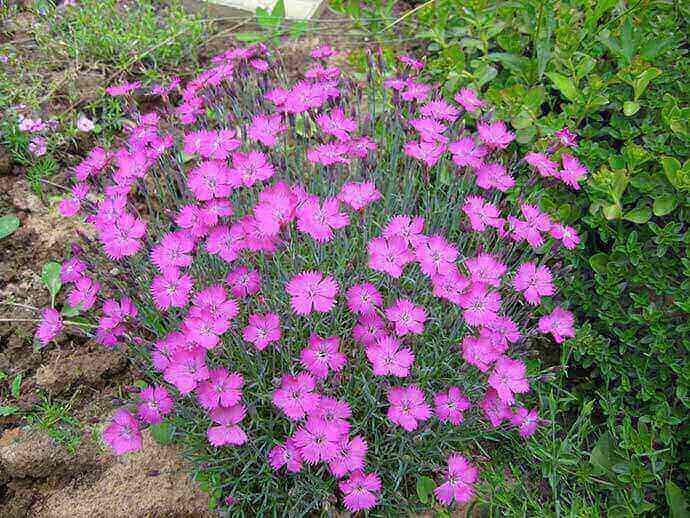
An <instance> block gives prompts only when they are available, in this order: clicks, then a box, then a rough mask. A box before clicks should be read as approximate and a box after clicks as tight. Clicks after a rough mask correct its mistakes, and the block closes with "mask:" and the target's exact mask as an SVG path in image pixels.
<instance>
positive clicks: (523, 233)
mask: <svg viewBox="0 0 690 518" xmlns="http://www.w3.org/2000/svg"><path fill="white" fill-rule="evenodd" d="M520 212H522V215H523V216H524V218H525V221H522V220H519V219H516V218H514V217H512V216H509V217H508V222H509V223H510V226H511V228H512V232H511V237H512V238H513V239H514V240H515V241H521V240H523V239H524V240H526V241H527V242H528V243H529V244H530V245H531V246H533V247H534V248H538V247H540V246H541V245H542V244H544V237H543V236H542V232H549V231H550V230H551V227H552V226H553V223H552V222H551V218H550V217H549V215H548V214H544V213H543V212H541V211H540V210H539V209H538V208H537V207H535V206H534V205H529V204H527V203H523V204H522V205H521V206H520Z"/></svg>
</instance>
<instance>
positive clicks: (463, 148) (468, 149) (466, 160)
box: [448, 136, 489, 169]
mask: <svg viewBox="0 0 690 518" xmlns="http://www.w3.org/2000/svg"><path fill="white" fill-rule="evenodd" d="M448 150H449V151H450V152H451V155H452V156H453V162H455V164H456V165H458V166H459V167H468V166H469V167H472V168H474V169H477V168H479V167H481V166H483V165H484V157H485V156H486V155H488V154H489V149H488V148H487V147H486V146H483V145H477V143H476V142H475V140H474V137H470V136H464V137H461V138H460V140H458V141H456V142H451V143H450V144H449V145H448Z"/></svg>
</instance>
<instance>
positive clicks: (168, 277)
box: [151, 268, 194, 310]
mask: <svg viewBox="0 0 690 518" xmlns="http://www.w3.org/2000/svg"><path fill="white" fill-rule="evenodd" d="M193 286H194V281H192V278H191V277H190V276H189V274H186V273H185V274H181V273H180V271H179V270H178V269H176V268H168V269H166V270H165V271H164V272H163V274H162V275H156V276H155V277H154V278H153V281H152V282H151V295H152V296H153V303H154V305H155V306H156V307H157V308H158V309H160V310H167V309H169V308H171V307H173V308H183V307H185V306H186V305H187V302H188V301H189V292H190V291H191V290H192V287H193Z"/></svg>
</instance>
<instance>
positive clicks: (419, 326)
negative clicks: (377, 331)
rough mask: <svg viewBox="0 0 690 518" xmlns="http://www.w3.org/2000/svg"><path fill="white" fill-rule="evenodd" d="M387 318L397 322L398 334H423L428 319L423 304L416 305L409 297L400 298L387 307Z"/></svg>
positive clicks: (396, 329) (396, 330)
mask: <svg viewBox="0 0 690 518" xmlns="http://www.w3.org/2000/svg"><path fill="white" fill-rule="evenodd" d="M386 318H387V319H388V320H389V321H391V322H392V323H394V324H395V332H396V334H397V335H398V336H405V335H406V334H408V333H413V334H422V333H423V332H424V322H425V321H426V310H425V309H424V308H423V307H421V306H415V305H414V303H413V302H412V301H410V300H407V299H398V300H396V301H395V304H394V305H392V306H390V307H388V308H386Z"/></svg>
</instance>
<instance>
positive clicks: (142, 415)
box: [137, 385, 173, 424]
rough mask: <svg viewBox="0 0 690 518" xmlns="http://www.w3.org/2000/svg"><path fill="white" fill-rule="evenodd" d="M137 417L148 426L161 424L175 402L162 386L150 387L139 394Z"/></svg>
mask: <svg viewBox="0 0 690 518" xmlns="http://www.w3.org/2000/svg"><path fill="white" fill-rule="evenodd" d="M139 397H140V398H141V403H139V404H138V405H137V416H138V417H139V419H141V420H142V421H144V422H145V423H148V424H160V423H162V422H163V417H164V416H166V415H167V414H169V413H170V411H171V410H172V408H173V400H172V399H170V395H169V394H168V391H167V390H166V389H165V387H163V386H162V385H156V386H153V387H152V386H148V387H146V388H144V389H142V390H141V392H139Z"/></svg>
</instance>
